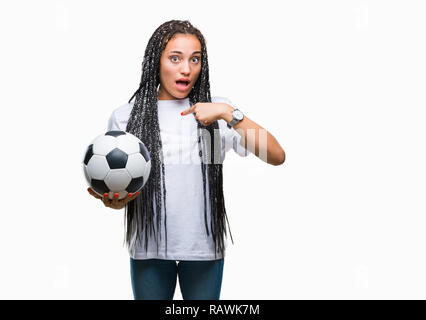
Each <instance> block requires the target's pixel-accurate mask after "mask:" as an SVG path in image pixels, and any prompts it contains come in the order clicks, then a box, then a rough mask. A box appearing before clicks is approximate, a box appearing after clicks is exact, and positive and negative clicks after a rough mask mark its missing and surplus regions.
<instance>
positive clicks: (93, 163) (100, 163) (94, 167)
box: [87, 154, 110, 180]
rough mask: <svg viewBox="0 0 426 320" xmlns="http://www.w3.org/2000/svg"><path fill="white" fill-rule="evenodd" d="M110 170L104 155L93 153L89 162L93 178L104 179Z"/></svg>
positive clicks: (88, 168)
mask: <svg viewBox="0 0 426 320" xmlns="http://www.w3.org/2000/svg"><path fill="white" fill-rule="evenodd" d="M109 171H110V168H109V165H108V162H107V160H106V158H105V157H104V156H99V155H96V154H95V155H93V156H92V158H90V161H89V163H88V164H87V172H88V174H89V176H90V177H91V178H92V179H97V180H103V179H104V178H105V177H106V175H107V174H108V172H109Z"/></svg>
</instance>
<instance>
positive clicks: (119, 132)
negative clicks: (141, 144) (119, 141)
mask: <svg viewBox="0 0 426 320" xmlns="http://www.w3.org/2000/svg"><path fill="white" fill-rule="evenodd" d="M123 134H126V133H125V132H124V131H119V130H112V131H108V132H107V133H105V135H106V136H113V137H118V136H122V135H123Z"/></svg>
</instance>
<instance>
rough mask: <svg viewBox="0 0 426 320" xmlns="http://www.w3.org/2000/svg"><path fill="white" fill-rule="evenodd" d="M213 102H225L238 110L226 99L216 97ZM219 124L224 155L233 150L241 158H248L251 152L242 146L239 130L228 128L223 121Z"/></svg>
mask: <svg viewBox="0 0 426 320" xmlns="http://www.w3.org/2000/svg"><path fill="white" fill-rule="evenodd" d="M212 102H223V103H227V104H229V105H230V106H232V107H233V108H237V107H236V106H235V105H233V104H232V102H231V101H230V100H229V99H228V98H224V97H214V98H213V99H212ZM218 122H219V128H220V133H221V137H222V153H226V152H228V151H229V150H231V149H233V150H234V152H235V153H237V154H238V155H239V156H241V157H247V156H248V155H249V154H250V153H251V152H250V151H249V150H247V149H246V148H244V147H243V146H242V145H241V144H240V143H241V139H242V137H241V135H240V134H239V133H238V132H237V130H235V129H234V128H233V127H231V128H228V125H227V123H226V121H225V120H223V119H220V120H219V121H218Z"/></svg>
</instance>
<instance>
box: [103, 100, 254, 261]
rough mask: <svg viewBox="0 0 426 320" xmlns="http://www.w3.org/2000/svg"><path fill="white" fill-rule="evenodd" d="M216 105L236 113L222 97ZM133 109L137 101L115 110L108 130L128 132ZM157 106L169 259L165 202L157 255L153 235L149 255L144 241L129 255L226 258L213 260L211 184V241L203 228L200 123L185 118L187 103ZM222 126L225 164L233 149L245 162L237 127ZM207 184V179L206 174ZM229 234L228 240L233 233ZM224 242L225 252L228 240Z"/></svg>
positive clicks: (223, 123) (162, 102)
mask: <svg viewBox="0 0 426 320" xmlns="http://www.w3.org/2000/svg"><path fill="white" fill-rule="evenodd" d="M212 102H223V103H227V104H229V105H231V106H233V107H234V108H235V106H234V105H233V104H232V103H231V101H230V100H228V99H227V98H224V97H212ZM133 104H134V102H131V103H127V104H125V105H122V106H120V107H119V108H117V109H115V110H114V111H113V113H112V115H111V117H110V119H109V122H108V131H110V130H121V131H126V126H127V122H128V120H129V116H130V112H131V110H132V108H133ZM157 105H158V118H159V126H160V135H161V140H162V145H163V155H164V158H163V162H164V170H165V184H166V191H167V192H166V202H167V208H166V210H167V220H166V223H167V257H166V255H165V228H164V200H162V210H163V212H162V217H161V228H162V230H161V239H159V246H158V254H157V245H156V238H155V237H154V236H153V235H152V236H151V237H150V238H149V241H148V252H145V241H144V237H142V240H143V242H142V245H141V246H140V245H137V246H135V248H134V250H129V254H130V256H131V257H132V258H133V259H167V260H214V259H221V258H223V257H224V255H221V253H220V252H219V253H217V256H216V258H215V252H214V242H213V238H212V234H211V229H210V221H211V217H210V202H209V192H208V191H209V188H208V183H207V189H206V196H207V218H208V219H207V221H208V224H207V225H208V227H209V236H207V233H206V228H205V221H204V191H203V176H202V172H201V160H200V155H199V149H198V131H197V122H196V121H195V119H194V114H187V115H185V116H182V115H181V114H180V113H181V112H182V111H184V110H186V109H188V108H189V107H190V101H189V98H185V99H181V100H158V104H157ZM218 124H219V131H220V136H221V142H222V143H221V145H222V152H221V155H222V159H223V160H224V159H225V154H226V152H228V151H229V150H230V149H233V150H234V151H235V152H236V153H237V154H238V155H240V156H242V157H244V156H247V155H248V154H249V153H250V152H249V151H248V150H247V149H245V148H244V147H243V146H241V145H240V140H241V136H240V134H239V133H238V132H237V131H236V130H235V129H234V128H228V127H227V124H226V121H225V120H222V119H220V120H218ZM206 167H207V166H206ZM206 173H207V170H206ZM206 179H208V175H207V174H206ZM207 182H208V180H207ZM142 192H143V190H142ZM224 198H225V202H226V195H224ZM154 208H155V201H154ZM154 211H155V210H154ZM153 221H154V229H155V231H156V234H157V226H156V223H155V222H156V212H154V220H153ZM227 234H228V236H229V233H227ZM224 243H225V248H226V245H227V241H226V237H225V236H224ZM224 251H225V250H224Z"/></svg>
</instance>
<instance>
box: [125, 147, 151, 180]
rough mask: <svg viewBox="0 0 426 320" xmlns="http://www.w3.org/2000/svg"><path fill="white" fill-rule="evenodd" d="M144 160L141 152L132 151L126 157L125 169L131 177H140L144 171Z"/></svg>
mask: <svg viewBox="0 0 426 320" xmlns="http://www.w3.org/2000/svg"><path fill="white" fill-rule="evenodd" d="M145 167H146V162H145V159H144V157H143V156H142V154H140V153H134V154H131V155H130V156H129V158H128V159H127V164H126V169H127V171H129V173H130V175H131V176H132V178H138V177H142V176H143V174H144V172H145Z"/></svg>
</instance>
